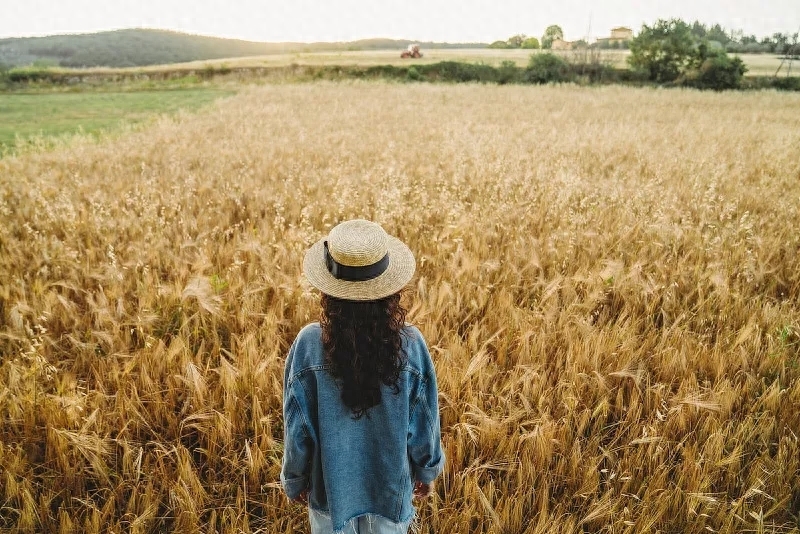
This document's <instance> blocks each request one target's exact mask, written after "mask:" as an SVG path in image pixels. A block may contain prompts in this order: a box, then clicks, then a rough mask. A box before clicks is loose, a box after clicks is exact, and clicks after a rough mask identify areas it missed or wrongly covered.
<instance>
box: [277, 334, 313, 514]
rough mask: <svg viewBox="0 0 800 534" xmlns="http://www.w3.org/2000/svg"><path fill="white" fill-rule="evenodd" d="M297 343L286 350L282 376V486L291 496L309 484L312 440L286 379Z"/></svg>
mask: <svg viewBox="0 0 800 534" xmlns="http://www.w3.org/2000/svg"><path fill="white" fill-rule="evenodd" d="M296 348H297V347H296V344H292V347H291V349H289V356H288V358H287V360H286V372H285V374H284V379H283V463H282V468H281V485H282V486H283V491H284V492H285V493H286V495H287V496H288V497H289V498H290V499H295V498H297V496H298V495H300V493H301V492H302V491H303V490H304V489H306V488H308V487H309V473H310V471H311V459H312V456H313V454H314V441H313V440H312V439H311V433H310V431H309V427H308V422H307V420H306V416H305V414H304V413H303V410H302V407H301V403H300V400H299V399H298V397H297V392H296V391H295V389H296V387H297V383H296V382H291V381H290V380H289V376H290V369H291V367H292V363H293V360H294V353H295V350H296Z"/></svg>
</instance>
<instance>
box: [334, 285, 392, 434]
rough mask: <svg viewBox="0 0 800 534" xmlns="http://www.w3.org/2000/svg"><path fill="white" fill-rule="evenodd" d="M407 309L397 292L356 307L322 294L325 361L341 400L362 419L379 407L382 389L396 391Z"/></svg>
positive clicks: (355, 303)
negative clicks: (338, 386) (373, 408)
mask: <svg viewBox="0 0 800 534" xmlns="http://www.w3.org/2000/svg"><path fill="white" fill-rule="evenodd" d="M405 318H406V310H405V308H403V306H401V304H400V293H395V294H394V295H390V296H388V297H386V298H383V299H380V300H373V301H365V302H357V301H352V300H343V299H338V298H334V297H331V296H329V295H325V294H323V295H322V316H321V317H320V325H321V326H322V344H323V347H324V349H325V361H326V363H327V364H328V365H330V372H331V374H332V375H333V377H334V378H335V379H337V381H338V382H339V384H340V385H341V389H342V401H343V402H344V404H345V406H347V407H348V408H350V410H351V411H352V412H353V416H354V417H355V418H356V419H360V418H361V417H362V416H363V415H364V414H366V413H367V410H369V409H370V408H372V407H373V406H376V405H377V404H380V402H381V384H385V385H387V386H391V387H392V388H393V391H394V393H395V394H397V393H398V392H399V391H400V390H399V388H398V386H397V381H398V379H399V378H400V370H401V369H402V368H403V365H405V357H406V356H405V354H404V353H403V345H402V340H401V337H400V336H401V334H402V329H403V326H404V325H405Z"/></svg>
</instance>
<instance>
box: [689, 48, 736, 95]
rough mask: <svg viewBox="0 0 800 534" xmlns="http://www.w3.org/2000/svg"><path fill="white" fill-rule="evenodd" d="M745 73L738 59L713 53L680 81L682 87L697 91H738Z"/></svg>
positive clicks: (722, 53) (721, 53)
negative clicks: (692, 88) (694, 88)
mask: <svg viewBox="0 0 800 534" xmlns="http://www.w3.org/2000/svg"><path fill="white" fill-rule="evenodd" d="M746 71H747V67H745V65H744V62H743V61H742V59H741V58H739V57H730V56H728V55H727V54H726V53H724V52H718V53H713V54H711V55H709V56H708V57H706V58H704V59H703V60H702V63H700V64H699V65H697V66H695V67H693V68H690V69H689V70H687V72H686V74H685V75H684V76H683V78H682V79H681V80H680V82H681V83H682V85H687V86H689V87H696V88H698V89H713V90H714V91H722V90H725V89H738V88H739V87H740V86H741V85H742V76H744V73H745V72H746Z"/></svg>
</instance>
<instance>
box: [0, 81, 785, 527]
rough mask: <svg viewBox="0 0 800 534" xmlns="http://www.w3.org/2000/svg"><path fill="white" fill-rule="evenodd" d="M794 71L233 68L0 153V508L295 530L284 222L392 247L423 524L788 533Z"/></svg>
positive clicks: (295, 307) (110, 520)
mask: <svg viewBox="0 0 800 534" xmlns="http://www.w3.org/2000/svg"><path fill="white" fill-rule="evenodd" d="M798 109H800V94H793V93H776V92H730V93H721V94H720V93H701V92H697V91H688V90H657V89H634V88H625V87H615V86H609V87H601V88H582V87H577V86H560V87H559V86H541V87H521V86H514V87H512V86H480V85H432V84H430V85H429V84H386V83H340V84H336V83H313V84H312V83H309V84H301V85H291V84H281V85H273V86H262V87H251V88H246V89H244V90H242V91H241V92H240V93H239V94H237V95H236V96H234V97H231V98H228V99H224V100H221V101H219V102H217V103H215V104H212V105H210V106H209V107H207V108H205V109H204V110H203V111H202V112H200V113H198V114H195V115H187V114H183V115H179V116H174V117H167V116H164V117H161V118H159V119H158V120H157V121H155V122H154V123H153V124H151V125H149V126H148V127H147V128H144V129H137V130H135V131H130V132H126V133H124V134H121V135H117V136H113V137H112V138H109V139H106V140H103V141H101V142H94V141H91V140H89V139H84V138H76V139H74V140H73V141H72V142H71V143H69V144H68V145H65V146H59V147H56V148H55V149H50V150H30V151H26V152H25V153H20V154H18V155H16V156H13V155H12V156H8V157H6V158H3V159H2V160H0V280H2V284H0V355H1V356H0V415H1V417H0V531H8V532H24V533H28V532H63V533H68V532H75V533H78V532H80V533H83V532H86V533H95V532H131V533H145V532H171V531H174V532H220V533H222V532H226V533H227V532H231V533H233V532H264V533H291V532H307V529H308V525H307V517H306V515H305V511H304V509H303V508H302V507H301V506H300V505H297V504H293V503H289V502H287V500H286V498H285V497H284V496H283V494H282V492H281V491H280V488H279V482H278V480H279V472H280V462H281V455H282V436H283V433H282V432H283V430H282V421H281V419H282V418H281V402H282V397H281V395H282V392H281V389H282V386H281V381H282V376H283V375H282V371H283V364H284V358H285V355H286V352H287V349H288V347H289V344H290V343H291V342H292V340H293V339H294V336H295V335H296V334H297V332H298V331H299V330H300V328H301V327H302V326H303V325H304V324H306V323H308V322H310V321H313V320H315V319H316V318H317V316H318V304H317V302H318V296H317V294H316V293H315V292H314V291H312V290H311V289H310V287H309V286H308V285H307V284H306V283H305V282H304V281H303V279H302V275H301V262H302V258H303V254H304V252H305V250H306V248H307V247H308V246H309V245H310V244H311V243H312V242H313V241H315V240H316V239H318V238H319V237H321V236H322V235H324V234H325V233H326V232H327V231H328V229H329V228H330V227H331V226H332V225H334V224H336V223H337V222H339V221H341V220H344V219H348V218H354V217H365V218H369V219H372V220H376V221H378V222H380V223H381V224H382V225H383V226H384V228H385V229H386V230H387V231H388V232H389V233H391V234H394V235H397V236H398V237H400V238H401V239H403V240H404V241H406V242H407V243H408V244H409V246H410V248H411V249H412V250H413V251H414V253H415V254H416V257H417V262H418V272H417V276H416V278H415V280H414V281H413V282H412V284H411V285H410V286H409V288H408V291H407V292H406V295H405V299H406V302H407V305H408V307H409V309H410V314H409V320H410V321H411V322H413V323H414V324H416V325H418V326H419V327H420V329H421V330H422V332H423V333H424V334H425V336H426V338H427V341H428V344H429V345H430V347H431V353H432V355H433V358H434V361H435V364H436V369H437V374H438V378H439V388H440V407H441V418H442V432H443V445H444V448H445V452H446V455H447V465H446V468H445V472H444V474H443V476H442V477H441V479H440V480H439V482H438V486H437V487H436V493H435V495H434V496H433V498H432V499H431V500H429V501H424V502H422V503H421V504H419V528H420V531H421V532H441V533H496V534H501V533H505V534H508V533H511V534H513V533H554V532H559V533H584V532H608V533H642V534H644V533H653V532H662V533H687V534H700V533H708V532H719V533H735V532H776V533H798V532H800V518H799V516H798V514H799V513H800V512H799V511H800V483H799V482H798V481H800V438H799V436H800V409H798V407H800V233H798V228H800V203H798V198H800V155H799V154H798V151H797V147H798V146H800V114H798V113H797V110H798Z"/></svg>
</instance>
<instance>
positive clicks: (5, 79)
mask: <svg viewBox="0 0 800 534" xmlns="http://www.w3.org/2000/svg"><path fill="white" fill-rule="evenodd" d="M223 76H224V77H231V76H233V77H236V78H239V79H267V80H269V79H271V78H281V79H292V80H299V81H304V80H315V79H328V80H342V79H385V80H394V81H403V82H450V83H466V82H478V83H493V84H501V85H502V84H543V83H577V84H582V85H598V84H599V85H609V84H623V85H635V86H654V85H655V84H653V83H652V82H649V81H648V80H647V77H646V75H645V74H643V73H638V72H635V71H632V70H629V69H620V68H614V67H612V66H609V65H605V64H602V63H570V62H567V61H565V60H564V59H562V58H561V57H559V56H556V55H554V54H536V55H534V56H533V57H532V59H531V61H530V63H529V64H528V65H527V66H525V67H519V66H517V65H516V64H515V63H514V62H511V61H504V62H503V63H502V64H501V65H500V66H498V67H494V66H492V65H486V64H481V63H462V62H457V61H442V62H439V63H430V64H408V65H376V66H371V67H361V66H338V65H323V66H311V65H288V66H284V67H236V68H230V67H226V66H221V67H206V68H202V69H194V70H163V71H147V72H143V71H140V72H136V71H132V72H109V73H102V72H99V73H98V72H95V73H86V74H82V73H78V72H74V71H72V72H70V71H55V70H48V69H35V68H26V69H12V70H9V71H0V87H5V88H7V89H20V88H23V89H24V88H25V87H29V86H36V87H47V86H65V85H108V84H119V83H129V82H141V81H147V82H151V83H152V82H162V81H163V82H169V81H171V80H181V79H187V77H192V78H191V79H197V80H211V79H214V78H216V77H223ZM666 85H668V86H682V85H685V86H695V87H700V88H712V89H721V88H725V87H714V86H709V85H707V84H706V85H698V84H697V82H696V78H691V77H689V78H686V79H682V80H678V81H677V82H672V83H671V84H666ZM739 88H740V89H778V90H782V91H800V77H792V78H787V77H781V78H775V77H771V76H758V77H747V78H744V79H743V81H742V82H741V84H740V86H739Z"/></svg>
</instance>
